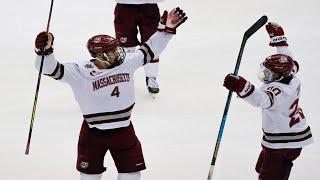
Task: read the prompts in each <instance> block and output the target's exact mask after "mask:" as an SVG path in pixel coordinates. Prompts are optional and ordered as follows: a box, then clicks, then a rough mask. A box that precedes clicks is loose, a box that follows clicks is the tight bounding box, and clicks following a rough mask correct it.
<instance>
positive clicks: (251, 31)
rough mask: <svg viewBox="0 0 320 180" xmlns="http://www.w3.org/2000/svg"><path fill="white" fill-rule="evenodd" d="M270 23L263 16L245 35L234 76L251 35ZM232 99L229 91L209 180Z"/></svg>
mask: <svg viewBox="0 0 320 180" xmlns="http://www.w3.org/2000/svg"><path fill="white" fill-rule="evenodd" d="M267 21H268V17H267V16H262V17H261V18H260V19H259V20H258V21H257V22H255V23H254V24H253V25H252V26H251V27H250V28H249V29H248V30H247V31H246V32H245V33H244V35H243V39H242V43H241V46H240V51H239V54H238V59H237V64H236V66H235V68H234V72H233V74H235V75H237V74H238V71H239V67H240V62H241V58H242V54H243V50H244V46H245V45H246V42H247V40H248V39H249V38H250V37H251V35H253V34H254V33H255V32H256V31H257V30H258V29H260V28H261V27H262V26H263V25H264V24H265V23H266V22H267ZM231 98H232V91H229V94H228V98H227V102H226V106H225V107H224V112H223V116H222V120H221V124H220V129H219V133H218V137H217V141H216V145H215V148H214V153H213V156H212V160H211V166H210V170H209V174H208V179H207V180H211V179H212V175H213V170H214V166H215V163H216V159H217V156H218V151H219V147H220V142H221V139H222V134H223V130H224V125H225V123H226V120H227V115H228V111H229V106H230V102H231Z"/></svg>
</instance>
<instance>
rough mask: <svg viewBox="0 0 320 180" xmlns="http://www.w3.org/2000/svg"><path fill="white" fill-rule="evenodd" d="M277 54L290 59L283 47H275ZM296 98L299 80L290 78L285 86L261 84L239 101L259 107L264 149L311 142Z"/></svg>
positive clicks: (295, 145)
mask: <svg viewBox="0 0 320 180" xmlns="http://www.w3.org/2000/svg"><path fill="white" fill-rule="evenodd" d="M278 53H281V54H286V55H290V56H292V54H291V52H290V51H289V50H288V48H287V47H281V48H278ZM296 68H297V67H296ZM295 73H296V71H295V72H293V74H295ZM299 97H300V80H299V79H298V78H297V77H295V76H293V78H292V80H291V81H290V83H288V84H285V83H280V82H271V83H268V84H264V85H262V87H261V88H260V89H254V90H253V92H252V94H250V95H249V96H247V97H245V98H243V99H244V100H245V101H247V102H248V103H250V104H251V105H253V106H256V107H260V108H262V130H263V138H262V144H263V145H264V146H266V147H268V148H271V149H282V148H300V147H303V146H306V145H308V144H311V143H312V142H313V138H312V134H311V130H310V127H309V126H308V124H307V122H306V118H305V116H304V114H303V111H302V109H301V107H300V106H299Z"/></svg>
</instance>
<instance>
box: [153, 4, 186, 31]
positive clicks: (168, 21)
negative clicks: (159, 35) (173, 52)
mask: <svg viewBox="0 0 320 180" xmlns="http://www.w3.org/2000/svg"><path fill="white" fill-rule="evenodd" d="M187 19H188V17H187V16H186V13H184V12H183V10H182V9H180V8H179V7H177V8H174V9H173V10H171V12H170V13H169V14H168V11H164V12H163V15H162V16H161V19H160V23H159V26H158V31H164V32H167V33H170V34H176V29H177V28H178V27H179V26H180V25H181V24H182V23H184V22H185V21H186V20H187Z"/></svg>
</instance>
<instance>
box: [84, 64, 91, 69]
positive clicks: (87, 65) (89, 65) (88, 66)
mask: <svg viewBox="0 0 320 180" xmlns="http://www.w3.org/2000/svg"><path fill="white" fill-rule="evenodd" d="M84 67H85V68H87V69H90V68H93V66H92V64H86V65H84Z"/></svg>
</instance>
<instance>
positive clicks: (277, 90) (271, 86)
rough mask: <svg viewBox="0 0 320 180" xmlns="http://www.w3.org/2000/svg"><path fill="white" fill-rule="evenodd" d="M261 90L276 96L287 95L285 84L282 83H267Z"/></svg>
mask: <svg viewBox="0 0 320 180" xmlns="http://www.w3.org/2000/svg"><path fill="white" fill-rule="evenodd" d="M261 89H262V90H263V91H268V92H271V93H273V94H274V95H275V96H278V95H283V94H284V93H285V91H286V90H285V89H286V88H285V87H284V84H282V83H280V82H271V83H267V84H264V85H263V86H262V87H261Z"/></svg>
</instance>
